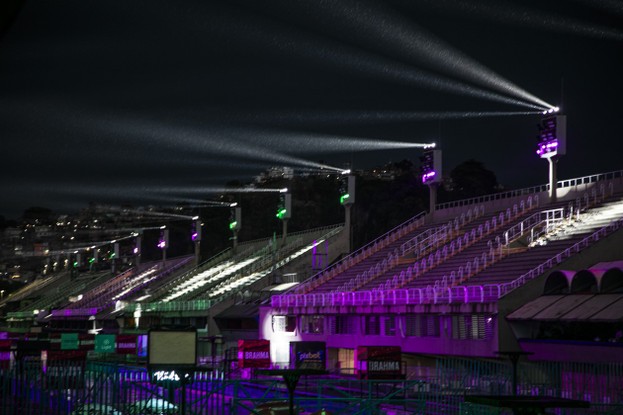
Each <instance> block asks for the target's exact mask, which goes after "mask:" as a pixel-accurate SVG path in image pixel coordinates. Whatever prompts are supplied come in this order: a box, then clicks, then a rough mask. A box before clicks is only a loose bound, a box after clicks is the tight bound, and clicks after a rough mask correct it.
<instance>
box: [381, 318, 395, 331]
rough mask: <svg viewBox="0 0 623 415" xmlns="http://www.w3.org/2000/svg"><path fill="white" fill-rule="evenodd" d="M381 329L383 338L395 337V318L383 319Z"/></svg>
mask: <svg viewBox="0 0 623 415" xmlns="http://www.w3.org/2000/svg"><path fill="white" fill-rule="evenodd" d="M383 329H384V335H385V336H395V335H396V316H385V317H383Z"/></svg>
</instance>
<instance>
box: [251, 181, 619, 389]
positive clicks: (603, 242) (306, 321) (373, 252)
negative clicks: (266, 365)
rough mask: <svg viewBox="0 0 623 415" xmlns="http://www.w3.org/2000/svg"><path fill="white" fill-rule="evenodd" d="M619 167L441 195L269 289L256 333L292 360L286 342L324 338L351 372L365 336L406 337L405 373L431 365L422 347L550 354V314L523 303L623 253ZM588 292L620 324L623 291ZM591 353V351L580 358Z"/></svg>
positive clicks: (282, 358) (396, 341) (378, 340)
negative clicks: (457, 196)
mask: <svg viewBox="0 0 623 415" xmlns="http://www.w3.org/2000/svg"><path fill="white" fill-rule="evenodd" d="M622 173H623V172H620V171H619V172H613V173H608V174H600V175H594V176H587V177H581V178H577V179H572V180H563V181H560V182H558V189H557V192H558V198H557V201H556V202H554V203H549V197H548V190H549V189H548V186H547V185H544V186H537V187H533V188H528V189H520V190H517V191H512V192H507V193H500V194H495V195H489V196H483V197H479V198H474V199H470V200H463V201H458V202H452V203H446V204H439V205H437V206H436V210H435V212H434V214H433V215H430V214H428V215H424V214H419V215H416V216H415V217H414V218H412V219H411V220H409V221H407V222H406V223H405V224H403V225H401V226H399V227H397V228H396V229H393V230H392V231H390V232H388V233H387V234H386V235H383V236H382V237H381V238H379V239H377V240H375V241H373V242H371V243H369V244H367V245H366V246H364V247H362V248H361V249H359V250H358V251H356V252H354V253H352V254H351V255H350V256H349V257H347V258H344V259H343V260H342V261H341V262H339V263H336V264H334V265H333V266H332V267H330V268H328V269H326V270H323V271H322V272H320V273H318V274H316V275H314V276H312V277H311V278H310V279H308V280H307V281H305V282H304V283H303V284H300V285H299V286H297V287H294V288H292V289H290V290H289V291H287V292H285V293H280V294H278V295H273V296H272V297H271V301H270V304H267V305H265V306H263V307H262V308H261V316H260V320H261V322H260V338H264V339H269V340H270V341H271V358H272V359H273V362H274V363H275V364H280V365H287V364H290V363H291V362H290V351H289V343H290V342H293V341H320V342H325V343H326V346H327V356H328V358H327V366H328V367H331V368H333V367H339V368H341V369H342V370H345V371H346V372H350V373H352V372H356V371H357V368H358V364H359V363H358V361H357V352H356V351H357V348H358V347H361V346H399V347H400V348H401V350H402V352H403V361H404V362H406V368H407V369H406V371H407V373H406V376H407V377H409V376H412V375H413V373H416V372H418V373H421V372H422V370H424V371H425V368H424V369H423V368H422V367H420V365H421V363H418V362H420V359H419V358H418V357H417V356H423V355H426V356H430V357H432V358H434V357H435V356H446V357H451V356H455V357H481V358H496V357H497V352H499V351H521V350H523V349H522V347H523V348H526V347H527V346H525V345H527V344H530V347H529V349H530V352H531V353H535V356H534V359H544V358H545V356H550V355H551V354H552V351H551V348H552V347H551V346H549V345H547V344H545V343H546V342H545V341H541V340H539V339H540V338H539V334H538V331H539V327H541V328H543V327H545V325H544V324H541V326H539V325H538V324H536V323H535V321H533V320H530V319H529V318H528V317H526V316H529V315H530V314H529V313H528V312H527V311H526V310H523V311H521V310H520V309H521V307H522V306H525V307H528V305H526V304H527V303H528V304H530V302H532V301H537V302H538V301H541V302H542V303H543V302H547V301H548V300H547V301H546V300H543V299H541V300H538V299H539V298H540V297H542V296H543V295H547V294H551V293H552V292H553V291H552V290H551V289H550V292H547V290H544V288H545V287H546V283H547V281H550V282H549V285H550V286H557V287H560V286H561V284H560V283H558V285H556V284H554V283H552V282H551V278H550V275H556V274H555V273H556V272H558V271H557V270H560V269H564V270H574V272H578V271H581V270H585V269H589V268H591V267H592V266H594V265H595V264H598V263H602V262H610V261H620V260H621V259H623V258H621V253H620V250H618V249H616V247H617V246H619V244H620V243H621V239H623V233H622V232H620V230H619V229H620V226H621V224H623V177H622ZM618 264H619V265H620V262H619V263H618ZM613 269H614V270H610V271H609V272H610V274H609V279H608V280H607V281H609V282H608V283H607V284H608V286H610V287H620V285H619V283H613V282H612V278H614V277H613V275H617V276H619V275H620V273H619V274H616V272H615V271H617V270H620V268H617V267H613ZM602 272H605V271H602ZM569 281H571V280H569ZM569 284H571V282H570V283H569ZM571 285H572V284H571ZM576 285H577V284H576ZM585 285H586V284H585ZM593 285H594V286H595V287H596V286H597V283H594V284H593ZM558 293H559V294H560V292H558ZM560 295H564V294H560ZM591 295H592V296H594V297H597V300H594V299H593V300H592V301H597V303H596V304H602V305H603V306H604V307H611V308H610V309H609V310H610V311H609V312H608V313H607V314H608V316H610V317H609V320H608V319H604V318H602V319H600V320H595V321H602V322H603V321H605V322H606V323H608V324H610V326H608V327H610V328H613V327H614V326H615V325H616V324H620V314H619V316H618V317H616V318H615V317H612V316H613V315H614V313H615V310H620V304H623V303H618V301H619V300H620V299H621V298H619V297H616V298H615V297H612V298H609V302H608V301H606V303H604V301H605V297H600V295H603V293H601V292H599V291H597V290H596V289H595V288H593V292H592V293H591ZM619 295H620V294H619ZM552 303H553V302H552ZM547 304H550V303H547ZM534 306H535V307H536V306H538V304H536V305H534ZM587 307H588V305H587ZM595 307H597V306H595ZM528 308H529V307H528ZM516 310H520V311H516ZM565 310H566V311H567V312H569V311H570V309H569V308H567V309H565ZM593 311H595V310H593ZM595 312H596V311H595ZM593 314H595V313H593ZM509 315H510V316H511V318H510V319H507V316H509ZM589 317H590V316H589ZM589 317H586V318H585V320H586V323H588V322H590V318H589ZM576 318H577V316H576ZM570 319H572V318H571V317H569V320H570ZM541 320H542V321H543V319H541ZM282 321H287V324H281V322H282ZM548 321H549V322H550V323H551V319H550V320H548ZM550 325H551V324H550ZM528 326H529V327H531V330H532V331H530V330H527V329H526V327H528ZM609 330H610V329H609ZM614 333H615V331H612V333H610V338H613V337H614ZM566 335H568V336H571V335H572V334H571V330H567V332H566ZM552 340H574V341H575V340H581V339H574V338H573V337H565V338H564V339H552V338H549V339H548V341H550V343H549V344H550V345H551V344H552V343H551V341H552ZM535 345H536V346H535ZM600 345H601V346H603V345H602V344H601V342H599V341H597V342H594V344H589V345H586V347H598V346H600ZM610 346H611V347H613V346H620V347H623V343H616V344H610ZM526 350H527V349H526ZM595 350H596V349H595ZM620 350H621V349H618V351H619V352H620ZM593 355H594V353H584V355H583V356H582V359H584V360H580V361H585V360H586V359H588V360H590V359H591V356H593ZM610 355H611V354H609V356H610ZM620 356H621V354H620V353H619V357H618V358H617V359H616V361H619V362H620V361H621V357H620ZM409 372H411V373H409Z"/></svg>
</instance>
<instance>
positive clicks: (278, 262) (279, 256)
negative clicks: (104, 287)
mask: <svg viewBox="0 0 623 415" xmlns="http://www.w3.org/2000/svg"><path fill="white" fill-rule="evenodd" d="M327 229H328V230H329V232H327V233H325V234H323V235H322V236H321V237H322V238H324V239H329V238H331V237H333V236H335V235H336V234H337V233H339V231H340V228H335V227H328V228H325V230H327ZM309 245H311V244H310V243H307V244H306V243H305V240H304V238H297V239H296V240H295V242H293V243H292V244H288V245H286V246H285V247H283V248H282V249H281V250H280V251H278V252H276V253H275V256H274V257H273V256H272V255H271V256H270V261H269V262H265V261H264V259H265V258H264V259H263V260H262V262H263V266H260V265H258V264H257V263H254V264H249V266H248V267H249V269H248V270H247V271H245V272H242V271H238V272H237V273H236V274H235V275H233V276H228V277H226V278H223V279H222V280H218V281H215V282H216V283H217V284H215V285H214V286H220V285H221V284H228V283H231V282H233V281H236V280H239V279H240V278H241V274H245V275H247V276H248V275H253V274H255V273H257V272H258V271H259V270H264V271H265V270H268V269H271V270H272V267H273V266H274V267H275V269H277V268H280V267H281V266H284V265H285V264H287V263H288V262H289V261H290V260H293V259H296V257H294V258H292V251H295V250H296V249H297V248H299V247H301V246H309ZM310 249H311V247H310ZM245 268H247V267H245ZM265 275H266V274H265ZM223 280H225V281H223ZM255 281H257V279H255V280H252V281H248V283H247V284H245V286H246V285H249V284H252V283H253V282H255ZM203 288H204V290H203V291H205V287H203ZM221 288H225V289H226V288H227V287H226V286H223V287H221ZM233 294H234V290H231V289H229V290H227V289H226V290H225V291H223V292H222V293H220V294H219V295H217V296H214V297H212V298H209V299H187V300H172V301H166V302H165V301H156V302H149V303H125V304H123V303H120V304H122V306H121V307H119V308H118V309H117V310H116V311H120V310H122V309H123V310H125V311H134V310H135V309H136V308H137V307H140V308H141V310H142V311H144V312H149V311H198V310H206V309H207V308H209V307H211V306H213V305H215V304H217V303H219V302H221V301H223V300H225V299H227V298H229V297H231V296H232V295H233ZM184 295H186V294H184Z"/></svg>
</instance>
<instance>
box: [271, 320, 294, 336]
mask: <svg viewBox="0 0 623 415" xmlns="http://www.w3.org/2000/svg"><path fill="white" fill-rule="evenodd" d="M272 323H273V332H274V333H293V332H294V330H296V316H273V321H272Z"/></svg>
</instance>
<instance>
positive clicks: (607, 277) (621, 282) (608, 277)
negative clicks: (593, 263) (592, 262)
mask: <svg viewBox="0 0 623 415" xmlns="http://www.w3.org/2000/svg"><path fill="white" fill-rule="evenodd" d="M600 291H601V292H602V293H623V270H621V268H610V269H609V270H607V271H606V272H604V275H603V277H601V290H600Z"/></svg>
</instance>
